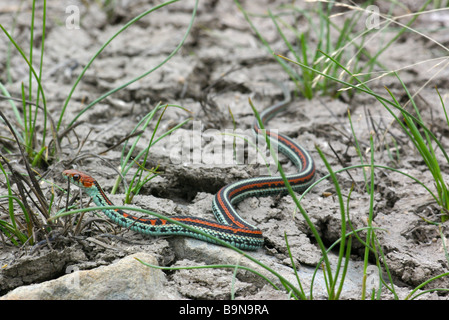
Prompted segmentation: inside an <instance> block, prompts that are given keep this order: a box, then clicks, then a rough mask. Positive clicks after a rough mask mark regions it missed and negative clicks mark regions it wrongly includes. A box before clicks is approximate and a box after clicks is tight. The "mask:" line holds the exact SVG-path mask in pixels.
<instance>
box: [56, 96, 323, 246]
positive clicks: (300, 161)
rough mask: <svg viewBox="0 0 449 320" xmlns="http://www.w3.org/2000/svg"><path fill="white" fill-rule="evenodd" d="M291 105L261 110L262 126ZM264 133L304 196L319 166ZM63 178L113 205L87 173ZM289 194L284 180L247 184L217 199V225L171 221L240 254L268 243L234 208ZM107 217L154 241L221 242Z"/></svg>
mask: <svg viewBox="0 0 449 320" xmlns="http://www.w3.org/2000/svg"><path fill="white" fill-rule="evenodd" d="M288 101H289V100H288ZM288 101H287V100H284V101H282V102H280V103H278V104H276V105H273V106H272V107H270V108H267V109H266V110H264V111H262V112H261V113H260V119H261V120H262V122H263V123H266V122H268V121H269V120H270V119H271V118H272V117H274V116H275V115H276V114H277V113H279V112H280V111H281V110H283V109H284V108H285V107H286V106H287V102H288ZM252 129H253V133H254V134H255V135H256V137H258V138H263V139H265V135H264V133H263V131H262V129H261V127H260V125H259V122H258V120H257V119H255V120H254V124H253V126H252ZM265 134H266V136H267V137H268V138H269V140H270V144H271V145H272V146H274V147H275V146H277V147H278V148H279V151H280V152H282V153H283V154H285V155H286V156H287V157H288V158H289V159H290V160H291V161H292V162H293V164H294V165H295V166H296V167H297V169H298V171H297V172H296V173H295V174H292V175H288V176H287V179H288V181H289V183H290V185H291V186H292V188H293V190H294V191H296V192H303V191H304V190H305V189H307V188H308V187H309V186H310V185H311V184H312V183H313V180H314V177H315V165H314V162H313V159H312V157H311V156H310V154H309V153H308V152H307V150H305V149H304V148H303V147H302V146H300V145H299V144H297V143H296V142H295V141H293V140H292V139H290V138H289V137H287V136H285V135H282V134H277V133H275V132H271V131H270V130H265ZM62 174H63V176H65V177H66V178H67V179H69V181H70V182H71V183H73V184H75V185H76V186H78V187H80V188H81V189H82V190H84V191H85V192H86V193H87V194H88V195H89V196H90V197H91V198H92V200H93V202H94V203H95V204H96V205H97V206H99V207H102V206H113V205H114V204H113V203H112V202H111V201H110V200H109V198H108V197H107V195H106V193H105V192H104V191H103V189H102V188H101V186H100V185H99V184H98V182H97V181H96V180H95V179H94V178H92V177H91V176H89V175H88V174H86V173H83V172H81V171H78V170H73V169H71V170H65V171H64V172H63V173H62ZM286 192H287V189H286V187H285V183H284V181H283V179H282V178H281V177H276V176H268V177H255V178H251V179H245V180H241V181H238V182H235V183H231V184H229V185H226V186H224V187H223V188H221V189H220V190H219V191H218V193H217V194H216V195H215V197H214V200H213V202H212V210H213V212H214V214H215V217H216V219H217V220H218V222H215V221H211V220H206V219H202V218H196V217H191V216H174V217H170V218H171V219H173V220H176V221H179V222H182V223H184V224H186V225H189V226H191V227H193V228H194V229H197V230H201V231H203V232H205V233H207V234H210V235H212V236H215V237H217V238H219V239H221V240H223V241H225V242H227V243H230V244H232V245H234V246H236V247H238V248H240V249H243V250H256V249H258V248H260V247H262V246H263V244H264V238H263V236H262V231H261V230H260V229H259V228H257V227H255V226H253V225H251V224H249V223H248V222H246V221H245V220H244V219H243V218H242V217H240V215H239V214H238V212H237V211H236V210H235V208H234V205H235V204H236V203H238V202H240V201H242V200H243V199H245V198H248V197H254V196H256V197H257V196H268V195H273V194H280V193H282V194H285V193H286ZM103 212H104V213H105V214H106V216H107V217H108V218H109V219H111V220H112V221H113V222H114V223H116V224H118V225H120V226H123V227H125V228H130V229H131V230H133V231H136V232H139V233H142V234H148V235H153V236H161V235H181V236H188V237H192V238H196V239H200V240H203V241H207V242H211V243H217V242H216V241H214V239H211V238H209V237H206V236H204V235H202V234H200V233H196V232H194V231H191V230H190V229H187V228H184V227H182V226H180V225H178V224H174V223H171V222H169V221H167V220H164V219H159V218H142V217H137V216H135V215H133V214H130V213H126V212H124V211H123V210H120V209H109V208H105V209H103Z"/></svg>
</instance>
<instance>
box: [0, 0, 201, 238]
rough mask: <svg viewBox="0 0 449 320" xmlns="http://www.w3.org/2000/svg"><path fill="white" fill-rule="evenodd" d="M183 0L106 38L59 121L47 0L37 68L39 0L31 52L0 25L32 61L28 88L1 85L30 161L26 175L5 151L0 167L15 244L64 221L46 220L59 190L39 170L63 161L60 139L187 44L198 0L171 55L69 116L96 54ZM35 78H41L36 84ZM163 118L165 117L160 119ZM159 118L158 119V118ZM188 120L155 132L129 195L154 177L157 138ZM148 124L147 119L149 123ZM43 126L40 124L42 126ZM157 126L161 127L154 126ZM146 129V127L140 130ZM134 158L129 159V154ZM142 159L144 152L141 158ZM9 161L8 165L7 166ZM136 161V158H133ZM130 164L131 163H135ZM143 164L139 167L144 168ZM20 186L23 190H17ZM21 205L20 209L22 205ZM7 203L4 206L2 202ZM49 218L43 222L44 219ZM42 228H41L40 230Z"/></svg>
mask: <svg viewBox="0 0 449 320" xmlns="http://www.w3.org/2000/svg"><path fill="white" fill-rule="evenodd" d="M177 1H178V0H170V1H166V2H164V3H160V4H158V5H155V6H153V7H152V8H150V9H148V10H146V11H144V12H143V13H142V14H140V15H138V16H137V17H135V18H133V19H131V20H130V21H129V22H128V23H126V24H125V25H124V26H123V27H122V28H120V29H119V30H118V31H117V32H116V33H114V34H113V36H112V37H111V38H110V39H109V40H108V41H106V42H105V43H104V44H103V45H102V46H101V48H100V49H99V50H98V51H97V52H96V53H95V54H94V55H93V57H92V58H91V59H90V60H89V62H88V63H87V64H86V66H85V67H84V69H83V70H82V72H81V74H80V75H79V76H78V78H77V79H76V81H75V83H74V84H73V86H72V88H71V90H70V92H69V93H68V96H67V99H66V100H65V103H64V105H63V106H62V107H61V110H59V111H60V112H59V119H58V121H54V120H53V118H52V115H51V114H50V113H49V112H48V109H47V100H46V95H45V92H44V89H43V87H44V86H43V81H44V80H43V79H42V74H43V72H42V71H43V67H44V66H43V57H44V54H45V51H44V44H45V36H46V23H45V20H46V14H47V5H46V4H47V2H46V1H45V0H44V2H43V9H42V10H43V13H42V17H43V23H42V30H41V34H42V39H41V41H40V61H39V65H38V68H35V67H34V66H33V65H36V61H35V59H34V53H33V48H34V41H35V36H34V31H35V30H34V29H35V28H34V19H35V16H36V1H35V0H33V2H32V8H31V21H30V48H29V49H28V51H29V54H27V53H26V50H24V49H23V48H22V47H21V46H20V45H19V44H18V42H17V41H16V40H15V39H14V37H13V36H12V34H11V33H9V32H8V31H7V27H6V26H4V25H3V24H0V29H1V31H2V32H3V34H4V35H5V36H6V37H7V38H8V40H9V43H10V44H11V45H12V46H13V47H14V48H15V49H16V51H17V52H18V53H19V54H20V56H21V57H22V59H23V61H24V63H25V64H26V65H27V67H28V69H29V81H28V88H26V86H25V84H21V87H20V91H21V92H22V97H21V98H16V97H11V95H10V94H9V92H8V90H7V89H6V87H5V86H4V85H3V84H2V83H0V90H1V92H2V93H3V96H2V98H6V99H8V101H9V104H10V106H11V109H12V110H13V113H14V114H15V117H16V119H15V120H16V121H15V122H14V121H10V119H7V118H6V117H5V115H4V114H3V113H1V117H0V121H1V122H3V123H5V124H7V126H8V128H9V130H10V132H11V133H12V134H13V137H12V138H10V139H9V140H11V141H13V142H14V143H15V144H16V146H17V148H18V149H19V150H20V152H21V156H22V162H23V163H24V165H25V168H26V170H23V171H25V172H26V175H27V176H22V175H20V174H18V170H16V169H14V168H13V167H12V166H11V165H10V159H8V158H7V157H6V156H3V155H0V156H1V161H2V163H3V164H2V163H0V166H1V167H0V169H1V173H2V175H3V177H4V185H5V186H6V188H5V190H7V192H8V194H7V195H5V196H3V195H2V196H1V197H3V198H4V199H6V201H7V209H6V210H5V211H6V212H7V213H8V216H9V220H0V235H2V237H3V235H5V236H6V238H7V239H9V240H10V241H11V243H13V244H14V245H21V244H24V243H29V244H33V243H34V242H35V240H36V239H41V238H43V237H47V235H48V234H49V233H50V232H52V231H54V230H55V228H56V229H57V228H59V227H61V225H59V226H56V225H47V224H46V222H47V219H49V218H50V216H51V212H52V210H54V207H53V201H54V193H53V192H52V193H51V196H50V199H47V198H46V197H45V196H44V193H43V192H42V190H41V187H40V180H41V177H39V178H37V177H36V176H37V175H38V173H37V172H38V170H40V169H43V168H47V166H48V165H49V164H51V163H55V162H57V161H60V160H61V158H60V156H61V153H60V152H59V151H60V147H61V146H60V143H61V141H62V139H63V137H64V136H65V135H66V134H67V133H68V132H70V130H72V129H74V128H75V127H76V126H77V125H78V124H79V122H77V121H78V119H79V118H80V117H81V116H82V115H83V114H84V113H85V112H86V111H88V110H89V109H91V108H92V107H94V106H95V105H96V104H97V103H99V102H100V101H102V100H103V99H105V98H106V97H108V96H109V95H111V94H113V93H114V92H117V91H118V90H122V89H124V88H126V87H127V86H129V85H130V84H132V83H134V82H136V81H138V80H140V79H142V78H143V77H146V76H149V75H150V74H151V73H152V72H154V71H155V70H157V69H159V68H160V67H162V66H163V65H164V64H165V63H167V62H168V61H169V60H170V59H171V58H172V57H173V56H174V55H175V54H176V53H177V52H178V51H179V49H180V48H181V47H182V45H183V44H184V42H185V40H186V38H187V36H188V34H189V33H190V30H191V28H192V25H193V21H194V19H195V16H196V11H197V7H198V0H197V1H196V2H195V6H194V9H193V11H192V17H191V19H190V23H189V25H188V27H187V30H186V32H185V34H184V36H183V37H182V39H181V41H180V42H179V43H178V45H177V46H176V47H175V48H174V49H173V51H172V52H171V53H170V54H169V55H167V56H166V57H165V58H164V59H162V61H161V62H160V63H159V64H158V65H156V66H155V67H153V68H152V69H150V70H147V71H145V72H143V73H142V74H141V75H138V76H136V77H134V78H133V79H131V80H129V81H127V82H125V83H123V84H122V85H119V86H118V87H117V88H115V89H113V90H111V91H109V92H107V93H105V94H103V95H102V96H101V97H98V98H97V99H95V100H94V101H92V102H91V103H90V104H89V105H87V106H86V107H85V108H84V109H83V110H81V111H80V112H79V113H78V114H77V115H76V116H75V117H74V119H71V120H68V119H66V115H65V111H66V108H67V106H68V105H69V103H70V101H71V98H72V95H73V93H74V91H75V89H76V88H77V86H78V84H79V83H80V81H81V80H82V78H83V76H84V74H85V72H86V71H87V70H88V68H89V67H90V66H91V65H92V63H93V62H94V60H95V59H96V58H97V57H98V56H99V55H100V54H101V52H102V51H103V50H104V49H105V48H106V46H107V45H109V44H110V43H111V42H112V41H113V40H114V39H115V38H116V37H118V36H119V35H120V34H121V33H122V32H124V31H125V30H126V29H127V28H129V27H130V26H132V25H133V24H135V23H136V22H137V21H139V20H140V19H142V18H143V17H145V16H147V15H148V14H150V13H153V12H155V11H157V10H159V9H161V8H163V7H165V6H168V5H171V4H173V3H175V2H177ZM34 81H35V82H36V83H37V87H36V85H34V84H33V83H34ZM16 102H20V103H21V104H22V109H23V113H21V112H20V111H19V109H20V108H19V107H18V106H17V105H16ZM168 107H178V108H181V107H179V106H174V105H168ZM161 108H163V107H162V106H160V105H158V106H156V107H155V108H154V110H153V111H152V112H150V114H149V115H147V116H146V117H145V118H144V121H150V120H151V118H152V117H153V116H154V115H155V114H156V112H157V111H158V110H160V109H161ZM159 121H160V119H159ZM159 121H158V123H159ZM187 121H188V120H186V121H183V122H181V123H179V124H178V125H176V126H175V127H174V128H172V129H171V130H169V131H167V132H165V133H164V134H162V135H161V136H159V137H157V138H156V136H155V133H154V134H153V136H152V138H151V142H150V144H149V145H148V147H147V148H146V149H145V150H144V151H143V152H142V153H141V155H140V156H139V157H143V162H142V163H139V170H140V173H139V174H138V175H136V176H135V178H134V179H133V181H134V182H135V184H133V185H132V186H131V188H130V189H129V195H130V196H132V194H135V193H136V192H138V191H139V190H140V188H141V187H142V186H143V185H144V184H145V183H147V182H148V181H149V180H151V178H152V176H151V175H144V174H143V172H144V171H145V170H146V169H145V162H146V159H147V157H148V150H149V148H150V147H151V145H153V144H154V143H156V142H157V141H159V140H160V139H163V138H164V137H166V136H167V135H168V134H169V133H170V132H172V131H173V130H176V129H177V128H179V127H180V126H182V125H184V124H185V123H186V122H187ZM64 124H68V125H67V127H66V128H63V125H64ZM141 125H142V122H141V123H139V124H138V125H137V126H136V127H139V126H141ZM146 125H148V122H147V123H146V124H145V126H146ZM38 127H39V130H37V128H38ZM155 131H156V130H155ZM139 134H140V135H142V134H143V131H142V132H141V133H139ZM49 136H51V138H52V139H51V140H50V141H49V138H48V137H49ZM128 160H129V159H128ZM138 160H139V158H138ZM5 164H6V166H7V167H8V169H9V170H7V169H6V167H5ZM122 164H123V166H124V167H125V166H128V167H127V170H129V164H127V163H122ZM132 164H135V163H134V162H133V163H132ZM132 164H131V165H132ZM139 170H138V172H139ZM12 179H14V182H15V183H16V185H17V187H18V191H14V189H13V188H12V183H11V181H12ZM17 192H18V194H16V193H17ZM17 207H19V208H20V209H21V212H20V210H17ZM2 208H3V207H2ZM43 221H44V222H43ZM39 233H42V234H39Z"/></svg>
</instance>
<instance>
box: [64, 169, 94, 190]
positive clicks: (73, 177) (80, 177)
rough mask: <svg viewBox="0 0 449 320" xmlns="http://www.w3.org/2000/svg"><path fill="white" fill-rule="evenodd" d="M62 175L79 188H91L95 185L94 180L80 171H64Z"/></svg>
mask: <svg viewBox="0 0 449 320" xmlns="http://www.w3.org/2000/svg"><path fill="white" fill-rule="evenodd" d="M62 175H63V176H64V177H66V178H67V179H68V180H69V181H70V182H71V183H73V184H74V185H76V186H78V187H82V188H90V187H92V186H93V185H94V184H95V179H94V178H92V177H91V176H89V175H88V174H86V173H84V172H81V171H78V170H73V169H70V170H64V171H63V172H62Z"/></svg>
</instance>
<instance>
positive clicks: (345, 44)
mask: <svg viewBox="0 0 449 320" xmlns="http://www.w3.org/2000/svg"><path fill="white" fill-rule="evenodd" d="M234 1H235V3H236V5H237V6H238V8H239V9H240V11H241V12H242V13H243V15H244V17H245V19H246V20H247V22H248V23H249V25H250V26H251V29H252V30H253V31H254V33H255V34H256V35H257V37H258V38H259V40H260V41H261V43H262V45H263V46H264V47H265V48H266V50H267V51H268V52H269V53H270V54H271V55H273V56H274V59H276V61H277V62H278V63H279V64H280V65H281V66H282V68H283V69H284V71H285V72H286V73H287V74H288V75H289V77H290V79H291V80H292V81H293V82H294V83H295V85H296V88H297V91H298V93H300V94H302V95H303V96H304V97H305V98H307V99H312V98H313V97H314V96H316V95H317V94H318V95H331V96H338V95H339V94H340V93H341V92H340V91H339V90H338V89H339V88H338V86H337V83H336V82H334V81H330V80H329V78H328V77H325V76H321V75H320V74H319V73H316V72H315V71H314V70H320V71H321V72H322V73H324V74H326V75H329V76H330V77H332V78H339V77H341V70H340V69H339V67H338V66H337V65H336V64H335V63H333V61H332V60H331V59H329V58H328V56H330V57H332V58H333V59H334V60H337V61H339V62H340V64H342V65H344V66H345V67H346V68H348V69H350V70H351V72H352V73H353V74H361V73H363V74H365V75H367V76H368V75H369V74H370V73H371V72H372V71H373V69H374V68H375V67H381V68H383V65H382V63H381V62H380V61H379V59H378V58H379V56H380V55H381V54H382V53H383V52H385V50H387V49H388V48H389V47H390V46H391V45H392V44H393V43H394V42H395V41H396V40H397V39H398V38H399V37H400V36H401V35H402V34H403V33H404V32H406V31H407V30H409V27H410V25H411V24H412V23H413V22H414V21H415V20H416V19H417V18H418V16H419V15H420V14H421V13H423V12H424V10H425V9H426V7H427V6H428V5H429V4H430V3H431V2H432V1H431V0H427V1H426V2H425V3H424V4H423V5H422V6H421V7H420V9H419V10H418V12H416V13H415V14H413V15H412V17H411V19H410V20H409V21H408V22H407V24H405V25H402V24H399V25H400V28H398V29H397V31H395V32H396V34H395V35H394V37H393V38H392V39H391V40H390V41H388V42H386V43H385V44H383V46H381V47H380V48H379V49H378V51H377V52H376V53H375V54H370V53H369V52H368V51H367V50H366V49H365V45H366V44H367V43H368V42H370V41H372V40H373V39H375V38H378V37H380V32H386V30H387V27H388V26H389V25H390V24H391V23H393V22H396V20H397V19H398V18H400V17H398V18H397V19H396V18H388V17H385V16H383V17H385V18H386V20H385V21H382V22H380V24H379V26H378V28H371V29H369V28H366V29H364V30H361V31H359V30H358V29H357V24H358V23H360V21H364V20H366V19H367V14H372V13H371V12H370V11H369V10H368V9H367V8H369V6H371V5H372V4H373V3H374V1H366V2H364V3H362V4H360V6H351V5H347V4H340V3H338V2H334V1H316V2H314V3H310V4H309V6H306V8H304V6H302V5H295V4H289V5H282V6H280V7H279V8H277V10H276V13H274V12H273V11H271V10H268V13H267V14H266V15H254V14H251V13H249V12H247V11H246V10H245V9H244V8H243V6H242V5H241V4H240V2H239V1H238V0H234ZM395 5H398V4H397V3H396V2H393V1H392V6H395ZM335 7H339V8H340V9H341V8H347V9H348V11H347V12H346V13H348V12H349V13H350V15H349V17H348V18H345V20H344V23H343V26H339V25H337V24H336V23H334V21H333V20H334V18H335V17H336V16H338V15H340V14H339V13H336V14H335V13H334V12H335V10H334V9H335ZM342 14H345V13H342ZM254 16H257V17H259V18H266V19H269V20H270V21H271V22H272V23H273V25H274V27H275V28H276V30H277V32H278V34H279V36H280V37H281V39H282V41H283V42H284V44H285V49H286V53H283V55H286V54H287V53H288V56H289V57H290V59H292V60H294V61H296V62H298V65H299V66H300V68H299V71H300V72H298V70H297V69H295V68H292V67H291V66H290V65H289V64H287V63H286V62H285V61H284V60H283V59H280V58H279V57H278V56H277V55H276V54H277V53H279V52H275V50H274V49H273V47H272V45H271V44H270V43H269V41H268V40H267V39H266V38H265V37H264V35H263V34H262V33H261V32H260V31H259V29H258V28H257V26H256V24H255V23H254V22H253V21H252V17H254ZM284 17H293V19H291V20H293V21H300V19H299V17H303V18H305V19H306V20H307V22H308V24H307V25H309V26H310V27H309V29H307V30H305V31H300V30H302V29H303V28H302V25H300V24H299V23H298V22H296V23H295V24H294V23H292V22H289V21H288V19H285V18H284ZM388 31H389V32H391V30H388ZM288 33H291V34H293V37H289V36H288ZM314 38H315V39H316V40H314ZM323 53H325V54H323ZM361 59H363V60H364V62H363V63H362V60H361ZM303 65H304V66H307V67H308V68H306V67H303ZM365 80H366V79H365ZM347 81H348V82H351V83H355V82H353V81H352V80H351V79H349V80H347Z"/></svg>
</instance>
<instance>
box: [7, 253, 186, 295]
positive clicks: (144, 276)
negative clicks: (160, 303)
mask: <svg viewBox="0 0 449 320" xmlns="http://www.w3.org/2000/svg"><path fill="white" fill-rule="evenodd" d="M135 258H139V259H140V260H142V261H145V262H148V263H150V264H157V261H156V259H155V258H154V257H153V256H152V255H149V254H147V253H136V254H133V255H130V256H127V257H125V258H123V259H121V260H119V261H118V262H116V263H113V264H111V265H109V266H103V267H99V268H96V269H93V270H84V271H76V270H74V271H73V272H72V273H70V274H67V275H65V276H62V277H60V278H58V279H55V280H50V281H46V282H43V283H39V284H33V285H29V286H22V287H19V288H16V289H14V290H13V291H11V292H9V293H8V294H6V295H4V296H3V297H0V300H21V299H26V300H97V299H103V300H116V299H120V300H129V299H177V298H179V295H178V294H177V293H175V292H174V291H172V290H171V289H170V288H169V287H168V286H166V283H167V280H166V278H165V275H164V273H163V272H162V271H161V270H158V269H153V268H150V267H147V266H144V265H143V264H141V263H140V262H138V261H137V260H136V259H135Z"/></svg>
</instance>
